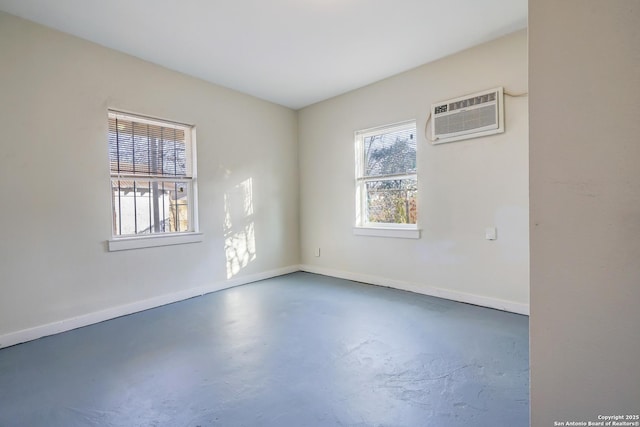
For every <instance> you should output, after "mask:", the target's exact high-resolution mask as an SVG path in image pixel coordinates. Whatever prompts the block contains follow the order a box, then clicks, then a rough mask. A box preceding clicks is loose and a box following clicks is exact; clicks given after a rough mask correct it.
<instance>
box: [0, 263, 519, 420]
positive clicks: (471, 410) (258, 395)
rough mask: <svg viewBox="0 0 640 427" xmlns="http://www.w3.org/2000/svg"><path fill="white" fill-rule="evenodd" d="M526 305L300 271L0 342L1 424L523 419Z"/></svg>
mask: <svg viewBox="0 0 640 427" xmlns="http://www.w3.org/2000/svg"><path fill="white" fill-rule="evenodd" d="M528 352H529V347H528V318H527V317H526V316H520V315H516V314H511V313H505V312H501V311H496V310H491V309H487V308H481V307H476V306H472V305H467V304H461V303H456V302H451V301H447V300H442V299H438V298H432V297H428V296H423V295H417V294H413V293H409V292H403V291H398V290H393V289H388V288H382V287H376V286H371V285H364V284H359V283H354V282H349V281H346V280H340V279H334V278H329V277H324V276H318V275H314V274H309V273H294V274H290V275H286V276H282V277H277V278H274V279H269V280H265V281H261V282H257V283H253V284H249V285H244V286H240V287H236V288H233V289H228V290H224V291H220V292H216V293H212V294H209V295H206V296H203V297H199V298H193V299H190V300H187V301H183V302H180V303H176V304H171V305H167V306H164V307H160V308H156V309H153V310H148V311H145V312H141V313H137V314H133V315H130V316H125V317H121V318H118V319H114V320H110V321H107V322H103V323H99V324H96V325H92V326H88V327H85V328H81V329H77V330H74V331H70V332H66V333H62V334H59V335H55V336H51V337H46V338H41V339H39V340H36V341H32V342H29V343H26V344H21V345H17V346H13V347H9V348H5V349H2V350H0V426H2V427H13V426H29V427H38V426H47V427H56V426H61V427H63V426H64V427H72V426H127V427H129V426H171V427H174V426H193V427H195V426H201V427H204V426H251V427H252V426H278V427H280V426H284V427H288V426H292V427H297V426H433V427H449V426H474V427H482V426H513V427H521V426H527V425H529V357H528Z"/></svg>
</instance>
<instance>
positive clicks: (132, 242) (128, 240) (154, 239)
mask: <svg viewBox="0 0 640 427" xmlns="http://www.w3.org/2000/svg"><path fill="white" fill-rule="evenodd" d="M203 240H204V235H203V234H202V233H184V234H170V235H164V236H145V237H121V238H117V239H111V240H109V241H108V244H109V245H108V246H109V252H114V251H127V250H129V249H142V248H154V247H158V246H171V245H182V244H185V243H197V242H202V241H203Z"/></svg>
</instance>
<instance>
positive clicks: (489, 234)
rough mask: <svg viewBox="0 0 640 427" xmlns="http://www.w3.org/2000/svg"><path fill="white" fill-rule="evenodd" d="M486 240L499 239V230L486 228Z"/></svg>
mask: <svg viewBox="0 0 640 427" xmlns="http://www.w3.org/2000/svg"><path fill="white" fill-rule="evenodd" d="M484 238H485V239H487V240H496V239H497V238H498V230H497V229H496V228H495V227H487V228H485V229H484Z"/></svg>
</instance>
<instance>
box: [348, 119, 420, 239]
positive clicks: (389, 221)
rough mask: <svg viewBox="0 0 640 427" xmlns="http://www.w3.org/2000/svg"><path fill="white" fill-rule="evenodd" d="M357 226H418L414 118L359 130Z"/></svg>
mask: <svg viewBox="0 0 640 427" xmlns="http://www.w3.org/2000/svg"><path fill="white" fill-rule="evenodd" d="M356 186H357V188H356V199H357V200H356V204H357V209H356V210H357V216H358V217H357V218H356V225H357V226H360V227H368V226H369V227H374V226H381V225H382V226H396V227H398V226H399V227H410V228H415V227H416V223H417V216H418V212H417V200H416V198H417V195H418V178H417V171H416V123H415V121H411V122H405V123H400V124H396V125H390V126H383V127H379V128H374V129H367V130H363V131H359V132H356Z"/></svg>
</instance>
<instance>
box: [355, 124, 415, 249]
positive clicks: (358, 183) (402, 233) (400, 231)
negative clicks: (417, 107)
mask: <svg viewBox="0 0 640 427" xmlns="http://www.w3.org/2000/svg"><path fill="white" fill-rule="evenodd" d="M407 129H413V130H414V135H415V138H416V171H415V172H414V173H401V174H383V175H376V176H367V175H365V162H366V153H365V147H364V140H365V138H367V137H369V136H375V135H380V134H382V133H392V132H398V131H402V130H407ZM416 131H417V122H416V120H406V121H403V122H398V123H393V124H389V125H383V126H376V127H372V128H368V129H363V130H359V131H356V132H355V133H354V139H355V163H356V167H355V201H356V215H355V226H354V227H353V233H354V234H355V235H359V236H376V237H395V238H406V239H419V238H420V228H419V227H418V223H419V217H418V218H416V223H415V224H408V223H382V222H371V221H369V220H368V206H367V196H366V194H367V190H366V185H367V182H372V181H390V180H394V179H395V180H399V179H415V181H416V183H417V182H418V170H417V146H418V144H417V137H418V135H417V132H416Z"/></svg>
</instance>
